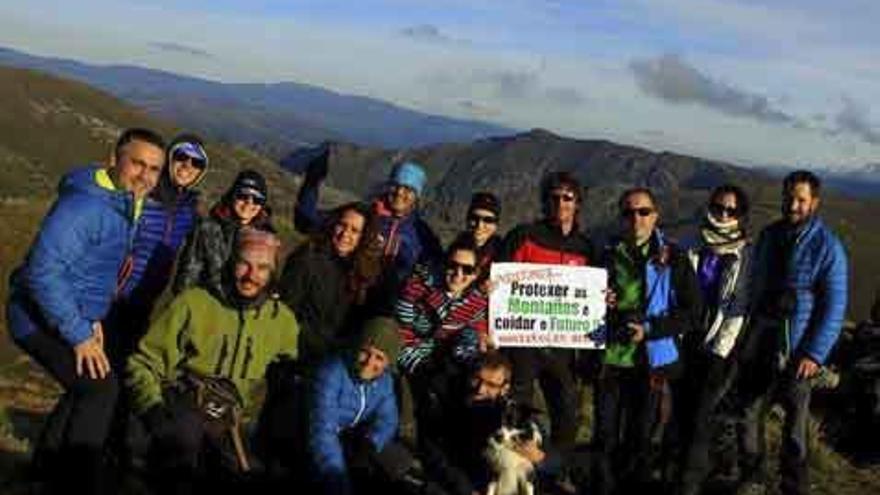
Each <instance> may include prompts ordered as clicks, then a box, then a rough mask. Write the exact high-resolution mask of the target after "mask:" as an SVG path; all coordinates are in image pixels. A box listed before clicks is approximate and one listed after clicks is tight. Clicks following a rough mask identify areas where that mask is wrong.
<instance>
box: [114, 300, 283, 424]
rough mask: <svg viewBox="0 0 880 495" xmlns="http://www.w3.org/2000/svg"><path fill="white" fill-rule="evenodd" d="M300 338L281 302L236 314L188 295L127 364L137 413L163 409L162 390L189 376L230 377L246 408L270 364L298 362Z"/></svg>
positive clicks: (161, 318) (219, 304)
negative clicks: (160, 405)
mask: <svg viewBox="0 0 880 495" xmlns="http://www.w3.org/2000/svg"><path fill="white" fill-rule="evenodd" d="M298 337H299V327H298V326H297V323H296V318H295V317H294V315H293V312H292V311H291V310H290V309H288V308H287V306H285V305H284V304H282V303H281V302H279V301H277V300H273V299H269V300H267V301H265V302H264V303H263V304H261V305H257V306H255V307H250V308H245V309H238V308H235V307H232V306H230V305H228V304H225V303H223V302H221V301H220V300H218V299H217V298H215V297H214V296H212V295H211V294H210V293H208V292H207V291H206V290H204V289H201V288H193V289H189V290H186V291H184V292H183V293H181V294H180V295H179V296H177V297H176V298H175V299H174V300H173V301H172V302H171V304H170V305H169V306H168V308H166V309H165V311H164V312H163V313H161V314H160V315H159V316H158V318H156V319H155V320H154V321H153V323H152V324H151V325H150V329H149V330H148V331H147V334H146V335H145V336H144V338H143V339H141V341H140V343H139V344H138V348H137V351H136V352H135V353H134V354H133V355H132V356H131V357H130V358H129V360H128V363H127V371H128V378H127V379H126V385H127V386H128V388H129V390H130V391H131V393H132V397H133V400H134V404H133V405H134V410H135V412H136V413H143V412H146V411H147V410H149V409H150V408H151V407H153V406H156V405H159V404H161V403H162V389H163V387H165V386H167V385H169V384H171V383H173V382H174V381H175V380H177V379H178V378H180V377H181V376H183V375H184V374H187V373H195V374H197V375H200V376H212V377H225V378H229V379H230V380H231V381H232V382H233V383H234V384H235V386H236V388H237V389H238V392H239V394H240V395H241V397H242V398H243V399H244V400H245V402H246V403H245V406H246V405H247V401H248V399H249V398H250V397H251V396H252V391H253V387H254V385H256V384H257V383H259V382H260V381H261V380H263V379H264V376H265V374H266V368H267V367H268V366H269V364H270V363H271V362H272V361H274V360H276V359H281V358H289V359H295V358H296V356H297V339H298Z"/></svg>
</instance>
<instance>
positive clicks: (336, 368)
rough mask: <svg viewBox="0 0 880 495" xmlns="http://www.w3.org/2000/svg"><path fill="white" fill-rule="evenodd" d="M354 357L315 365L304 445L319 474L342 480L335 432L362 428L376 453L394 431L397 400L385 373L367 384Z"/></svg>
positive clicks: (343, 467) (343, 469) (342, 463)
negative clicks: (307, 448) (357, 373)
mask: <svg viewBox="0 0 880 495" xmlns="http://www.w3.org/2000/svg"><path fill="white" fill-rule="evenodd" d="M353 359H354V355H353V354H351V355H336V356H334V357H331V358H329V359H328V360H326V361H324V362H323V363H322V364H321V366H320V367H319V368H318V371H317V373H316V376H315V378H314V381H313V383H312V389H311V393H310V397H309V398H310V414H309V431H308V447H309V450H310V453H311V459H312V464H313V465H312V466H311V467H312V468H313V469H315V470H316V471H317V473H318V475H319V477H320V478H322V479H325V480H336V481H337V482H338V483H341V484H343V485H344V484H346V482H345V481H341V480H347V469H346V465H345V456H344V454H343V449H342V444H341V441H340V438H339V435H340V433H341V432H343V430H347V429H350V428H364V429H365V431H366V434H367V437H368V438H369V440H370V442H371V443H372V445H373V447H374V448H375V449H376V451H381V450H382V449H383V448H384V447H385V445H386V444H387V443H388V442H389V441H390V440H391V439H392V438H393V437H394V434H395V433H396V432H397V423H398V417H397V400H396V399H395V396H394V386H393V383H392V379H391V375H390V374H389V373H388V372H387V371H386V372H385V373H383V374H382V375H381V376H379V377H378V378H376V379H375V380H372V381H369V382H365V381H363V380H360V379H359V378H357V377H356V375H355V374H354V371H353V369H352V368H353V365H352V362H353Z"/></svg>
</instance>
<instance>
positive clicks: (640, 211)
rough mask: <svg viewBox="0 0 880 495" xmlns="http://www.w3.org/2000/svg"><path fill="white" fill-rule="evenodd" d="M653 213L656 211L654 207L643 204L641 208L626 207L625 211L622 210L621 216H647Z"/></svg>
mask: <svg viewBox="0 0 880 495" xmlns="http://www.w3.org/2000/svg"><path fill="white" fill-rule="evenodd" d="M652 213H654V208H649V207H647V206H643V207H641V208H625V209H624V210H623V211H621V212H620V216H621V217H623V218H630V217H633V216H636V215H638V216H640V217H647V216H648V215H650V214H652Z"/></svg>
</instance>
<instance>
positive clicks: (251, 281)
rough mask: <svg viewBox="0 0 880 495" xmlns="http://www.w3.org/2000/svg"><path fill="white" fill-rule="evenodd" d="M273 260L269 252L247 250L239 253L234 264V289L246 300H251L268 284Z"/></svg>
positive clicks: (273, 265)
mask: <svg viewBox="0 0 880 495" xmlns="http://www.w3.org/2000/svg"><path fill="white" fill-rule="evenodd" d="M274 269H275V259H274V257H273V255H272V252H271V251H269V250H265V249H263V250H248V251H245V252H243V253H239V257H238V260H237V261H236V263H235V289H236V290H237V291H238V294H239V295H240V296H242V297H244V298H247V299H253V298H255V297H257V296H258V295H260V293H261V292H262V291H263V289H265V287H266V286H267V285H268V284H269V281H270V280H271V279H272V271H273V270H274Z"/></svg>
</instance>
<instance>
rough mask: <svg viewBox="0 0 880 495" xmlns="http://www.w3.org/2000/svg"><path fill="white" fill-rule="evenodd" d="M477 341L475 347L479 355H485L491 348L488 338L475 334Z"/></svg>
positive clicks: (484, 335) (485, 335)
mask: <svg viewBox="0 0 880 495" xmlns="http://www.w3.org/2000/svg"><path fill="white" fill-rule="evenodd" d="M477 339H478V342H477V346H478V348H479V350H480V354H485V353H487V352H489V349H490V347H491V343H490V342H489V336H488V335H487V334H485V333H482V332H480V333H478V334H477Z"/></svg>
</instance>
